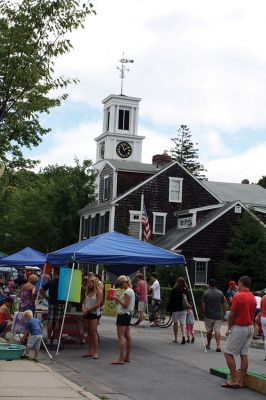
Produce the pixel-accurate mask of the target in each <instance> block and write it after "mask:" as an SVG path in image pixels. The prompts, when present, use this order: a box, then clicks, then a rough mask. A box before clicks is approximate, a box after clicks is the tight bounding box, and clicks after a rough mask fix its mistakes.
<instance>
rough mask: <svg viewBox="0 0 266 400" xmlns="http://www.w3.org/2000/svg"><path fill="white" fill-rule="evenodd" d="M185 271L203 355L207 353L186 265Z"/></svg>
mask: <svg viewBox="0 0 266 400" xmlns="http://www.w3.org/2000/svg"><path fill="white" fill-rule="evenodd" d="M185 271H186V275H187V280H188V284H189V289H190V292H191V297H192V301H193V305H194V310H195V314H196V317H197V321H198V327H199V330H200V333H201V338H202V341H203V345H204V351H205V353H206V352H207V349H206V343H205V340H204V336H203V332H202V329H201V326H200V321H199V315H198V310H197V307H196V303H195V298H194V294H193V290H192V286H191V282H190V277H189V274H188V269H187V266H186V265H185Z"/></svg>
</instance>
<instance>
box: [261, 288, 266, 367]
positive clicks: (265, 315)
mask: <svg viewBox="0 0 266 400" xmlns="http://www.w3.org/2000/svg"><path fill="white" fill-rule="evenodd" d="M260 310H261V311H260V312H261V327H262V330H263V336H264V350H265V351H266V294H265V295H264V296H263V298H262V299H261V303H260ZM265 361H266V357H265Z"/></svg>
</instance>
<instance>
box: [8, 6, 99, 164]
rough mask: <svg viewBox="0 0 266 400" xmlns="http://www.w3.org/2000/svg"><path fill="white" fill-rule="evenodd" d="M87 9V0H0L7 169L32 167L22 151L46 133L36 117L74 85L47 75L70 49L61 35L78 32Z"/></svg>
mask: <svg viewBox="0 0 266 400" xmlns="http://www.w3.org/2000/svg"><path fill="white" fill-rule="evenodd" d="M92 7H93V6H92V4H91V3H89V2H88V0H84V3H83V4H81V2H80V0H20V1H13V0H1V2H0V161H2V162H4V163H5V164H6V165H7V166H9V167H11V168H14V167H26V166H32V165H33V164H34V162H33V161H31V160H27V159H25V158H24V156H23V152H22V151H23V147H26V148H29V149H31V148H32V146H37V145H38V144H39V143H40V142H41V140H42V136H43V135H45V134H47V133H48V132H49V129H46V128H44V127H42V126H41V124H40V121H39V117H40V114H42V113H49V110H50V109H51V108H52V107H56V106H59V105H60V104H61V102H62V101H63V100H65V99H66V98H67V95H66V94H65V93H63V94H58V93H59V92H60V91H61V90H63V89H65V88H66V87H67V86H68V84H70V83H71V82H74V83H76V82H77V80H75V79H73V80H71V79H68V78H64V77H54V76H53V75H54V70H53V68H54V62H55V59H56V57H58V56H59V55H63V54H65V53H67V52H69V51H70V50H71V49H72V45H71V42H70V40H69V39H68V38H67V34H68V33H70V32H72V31H73V30H75V29H78V28H79V27H83V24H84V21H85V18H86V16H87V15H88V14H90V13H95V11H94V10H93V8H92ZM51 92H53V94H54V96H51ZM55 93H56V94H55ZM35 163H36V162H35Z"/></svg>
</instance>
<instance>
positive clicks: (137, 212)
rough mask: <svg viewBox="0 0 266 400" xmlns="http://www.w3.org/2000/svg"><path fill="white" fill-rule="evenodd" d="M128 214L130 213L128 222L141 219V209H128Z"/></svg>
mask: <svg viewBox="0 0 266 400" xmlns="http://www.w3.org/2000/svg"><path fill="white" fill-rule="evenodd" d="M129 215H130V222H140V220H141V211H134V210H129ZM136 215H137V216H138V218H137V219H136V218H135V219H134V216H136Z"/></svg>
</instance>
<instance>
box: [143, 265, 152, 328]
mask: <svg viewBox="0 0 266 400" xmlns="http://www.w3.org/2000/svg"><path fill="white" fill-rule="evenodd" d="M143 276H144V281H145V282H146V283H147V276H146V267H145V266H143ZM146 313H147V316H148V324H149V325H148V326H149V329H150V328H151V324H150V317H149V304H148V284H147V301H146Z"/></svg>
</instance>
